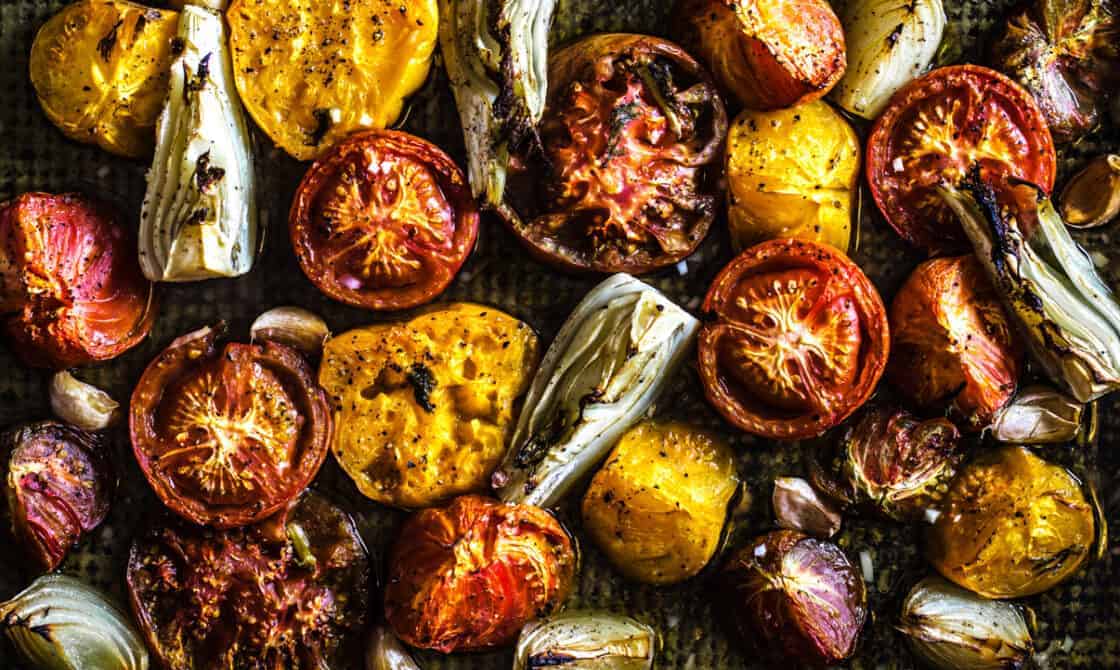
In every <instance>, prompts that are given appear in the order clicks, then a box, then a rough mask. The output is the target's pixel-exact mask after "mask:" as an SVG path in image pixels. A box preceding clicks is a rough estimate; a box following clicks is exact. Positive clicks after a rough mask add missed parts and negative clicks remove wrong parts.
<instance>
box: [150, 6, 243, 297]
mask: <svg viewBox="0 0 1120 670" xmlns="http://www.w3.org/2000/svg"><path fill="white" fill-rule="evenodd" d="M177 39H178V44H181V45H182V48H181V51H180V53H179V54H178V57H177V58H176V60H175V62H173V63H172V64H171V90H170V93H169V95H168V97H167V102H166V104H165V105H164V108H163V113H161V114H160V117H159V122H158V124H157V126H156V135H157V138H156V154H155V159H154V160H153V161H152V168H151V169H150V170H149V171H148V190H147V193H146V194H145V196H144V206H143V208H142V209H141V211H140V267H141V268H143V270H144V275H145V276H146V277H147V278H148V279H151V280H152V281H194V280H197V279H210V278H212V277H237V276H239V275H243V274H245V273H246V272H248V271H249V269H250V268H251V267H252V266H253V257H254V255H255V254H256V251H257V235H258V233H257V188H256V177H255V175H254V172H253V152H252V146H251V138H250V137H249V126H248V124H247V123H246V121H245V114H244V112H243V111H242V109H241V102H240V100H238V98H237V92H236V91H234V88H233V72H232V65H231V61H230V56H229V51H228V49H227V47H226V29H225V22H224V21H223V20H222V17H221V15H220V14H218V13H216V12H213V11H211V10H209V9H204V8H201V7H196V6H193V5H188V6H186V7H184V8H183V12H182V14H181V15H180V18H179V35H178V38H177Z"/></svg>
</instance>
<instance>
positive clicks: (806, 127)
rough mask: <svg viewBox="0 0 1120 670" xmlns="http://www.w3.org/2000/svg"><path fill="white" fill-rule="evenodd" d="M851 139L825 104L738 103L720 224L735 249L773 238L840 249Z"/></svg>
mask: <svg viewBox="0 0 1120 670" xmlns="http://www.w3.org/2000/svg"><path fill="white" fill-rule="evenodd" d="M859 154H860V150H859V138H858V137H857V136H856V132H855V130H853V129H852V127H851V126H850V125H849V124H848V122H847V121H845V120H844V118H843V117H842V116H840V114H838V113H837V112H836V111H835V110H833V109H832V107H830V106H829V105H828V103H825V102H821V101H820V100H815V101H813V102H809V103H805V104H802V105H798V106H796V107H791V108H789V109H780V110H776V111H769V112H760V111H754V110H746V111H744V112H743V113H742V114H740V115H739V117H738V118H737V119H735V122H734V123H733V124H732V125H731V131H730V132H729V133H728V136H727V159H726V160H727V192H728V210H727V211H728V215H727V219H728V225H729V226H730V228H731V241H732V243H733V244H734V245H735V247H736V249H745V248H747V247H750V246H753V245H755V244H758V243H759V242H764V241H766V240H771V239H775V238H779V237H796V238H799V239H803V240H812V241H814V242H823V243H825V244H829V245H831V246H833V247H835V248H837V249H839V250H840V251H845V252H846V251H847V250H848V241H849V239H850V238H851V234H852V217H853V212H854V211H855V209H856V207H855V205H856V197H857V193H858V191H857V185H858V182H859V164H860V163H859Z"/></svg>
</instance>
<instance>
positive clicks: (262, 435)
mask: <svg viewBox="0 0 1120 670" xmlns="http://www.w3.org/2000/svg"><path fill="white" fill-rule="evenodd" d="M221 330H222V328H221V326H219V327H217V328H203V329H202V330H199V331H196V332H194V333H191V334H189V335H184V336H183V337H180V338H179V339H177V340H175V341H174V342H172V343H171V346H169V347H168V348H167V349H166V350H164V352H163V353H162V354H160V355H159V356H158V357H157V358H156V359H155V360H154V361H152V362H151V364H150V365H148V369H147V370H145V371H144V374H143V375H142V376H141V377H140V381H139V382H137V384H136V390H135V391H133V393H132V405H131V409H130V417H129V427H130V430H131V434H132V449H133V451H134V452H135V453H136V459H137V461H139V463H140V468H141V469H142V470H143V471H144V475H145V476H146V477H147V478H148V482H150V483H151V485H152V488H153V489H155V492H156V494H157V495H159V497H160V499H161V500H162V501H163V502H164V504H165V505H167V506H168V507H169V508H171V510H172V511H174V512H176V513H177V514H179V515H181V516H182V517H184V518H186V519H187V520H189V521H193V522H194V523H198V524H209V525H212V526H216V527H219V528H229V527H232V526H241V525H244V524H247V523H252V522H255V521H259V520H261V519H263V518H265V517H266V516H268V515H270V514H272V513H273V512H276V511H277V510H278V509H280V508H281V507H283V506H284V505H285V504H287V503H288V502H289V501H290V500H292V499H293V498H295V497H296V496H297V495H299V494H300V492H302V491H303V490H304V489H305V488H306V487H307V485H308V484H309V483H310V482H311V479H312V478H313V477H314V476H315V473H317V472H318V471H319V466H320V465H322V463H323V459H324V458H325V457H326V455H327V447H328V446H329V442H330V436H331V418H330V408H329V406H328V404H327V396H326V393H324V392H323V390H322V389H321V388H319V386H318V384H316V383H315V377H314V372H313V371H312V369H311V366H310V365H309V364H308V363H307V361H305V360H304V359H303V357H301V356H300V355H299V354H298V353H296V351H295V350H294V349H291V348H289V347H286V346H284V345H282V344H276V343H274V342H265V343H263V344H238V343H227V344H226V345H225V348H224V349H223V350H221V351H219V350H218V348H217V346H216V342H217V339H218V336H219V334H220V331H221Z"/></svg>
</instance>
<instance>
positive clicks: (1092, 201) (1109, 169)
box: [1060, 95, 1120, 228]
mask: <svg viewBox="0 0 1120 670" xmlns="http://www.w3.org/2000/svg"><path fill="white" fill-rule="evenodd" d="M1117 100H1120V95H1118V96H1117ZM1060 200H1061V213H1062V220H1064V221H1065V222H1066V225H1068V226H1072V227H1074V228H1096V227H1097V226H1103V225H1105V224H1106V223H1111V222H1112V221H1114V220H1115V219H1116V217H1117V216H1120V155H1118V154H1106V155H1103V156H1097V157H1096V158H1094V159H1093V160H1091V161H1089V164H1088V165H1086V166H1085V167H1084V168H1083V169H1082V170H1081V171H1080V172H1078V173H1077V174H1075V175H1074V176H1073V177H1071V178H1070V180H1069V181H1068V182H1067V183H1066V187H1065V188H1064V189H1063V190H1062V196H1061V198H1060Z"/></svg>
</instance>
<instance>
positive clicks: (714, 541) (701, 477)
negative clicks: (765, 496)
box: [583, 421, 739, 584]
mask: <svg viewBox="0 0 1120 670" xmlns="http://www.w3.org/2000/svg"><path fill="white" fill-rule="evenodd" d="M738 491H739V476H738V473H737V472H736V470H735V455H734V454H733V453H732V452H731V449H730V448H729V447H728V446H727V444H726V443H725V442H724V441H723V440H722V439H720V438H718V437H716V436H715V435H713V434H711V433H708V432H705V431H703V430H700V429H697V428H693V427H691V426H689V425H687V424H683V423H653V422H649V421H647V422H643V423H639V424H638V425H636V426H634V427H633V428H631V429H630V430H628V431H627V432H626V433H625V434H624V435H623V436H622V439H620V440H619V441H618V445H617V446H615V448H614V451H613V452H611V455H610V457H609V458H608V459H607V462H606V464H604V465H603V467H602V469H600V470H599V472H597V473H596V474H595V477H594V478H593V479H592V480H591V486H590V487H589V488H588V489H587V493H586V494H585V495H584V498H583V528H584V530H585V531H587V533H588V535H590V536H591V539H592V540H593V541H594V542H595V543H596V544H597V545H598V546H599V549H601V550H602V551H603V553H605V554H606V555H607V558H608V559H609V560H610V561H611V563H612V564H613V565H614V567H615V568H616V569H617V570H618V571H619V572H621V573H623V574H624V575H626V576H627V577H629V578H631V579H635V580H637V581H640V582H646V583H649V584H672V583H675V582H679V581H681V580H684V579H688V578H689V577H692V576H693V575H695V574H696V573H697V572H699V571H700V569H701V568H703V567H704V566H705V565H707V564H708V561H710V560H711V558H712V556H713V555H714V554H715V552H716V550H717V549H719V544H720V540H721V539H722V538H723V532H724V527H725V526H726V523H727V517H728V512H729V511H730V507H731V503H732V501H733V500H735V498H736V494H737V493H738Z"/></svg>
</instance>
